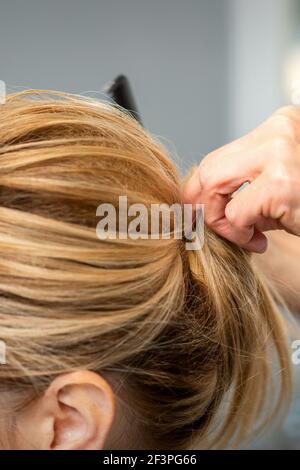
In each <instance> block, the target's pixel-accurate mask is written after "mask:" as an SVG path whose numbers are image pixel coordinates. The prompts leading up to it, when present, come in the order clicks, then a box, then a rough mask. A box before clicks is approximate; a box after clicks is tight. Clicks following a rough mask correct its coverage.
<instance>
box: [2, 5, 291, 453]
mask: <svg viewBox="0 0 300 470" xmlns="http://www.w3.org/2000/svg"><path fill="white" fill-rule="evenodd" d="M299 44H300V0H251V1H250V0H185V1H180V0H148V1H147V0H107V1H103V0H86V1H85V2H83V1H79V0H51V1H49V0H48V1H45V0H27V1H21V0H9V1H6V2H1V11H0V60H1V73H0V79H2V80H4V81H5V82H6V85H7V87H8V90H10V91H11V90H13V91H15V90H19V89H22V88H43V89H45V88H46V89H49V88H51V89H59V90H66V91H71V92H76V93H84V94H90V95H92V96H95V95H96V96H100V97H101V94H100V95H99V92H101V90H102V89H103V86H104V85H105V84H107V83H108V82H109V81H111V80H112V79H113V78H114V77H115V76H116V75H118V74H120V73H124V74H126V75H128V77H129V78H130V80H131V83H132V86H133V89H134V93H135V97H136V100H137V103H138V107H139V109H140V112H141V115H142V118H143V121H144V123H145V125H146V127H147V128H148V129H149V130H150V131H151V132H153V133H154V134H155V135H156V136H159V137H160V138H161V139H162V141H163V142H164V143H165V144H166V145H167V146H168V147H169V148H170V149H171V151H172V153H173V155H174V158H175V159H176V161H177V163H178V164H179V165H180V167H181V169H182V170H183V171H184V170H187V168H188V167H189V166H190V165H191V164H192V163H196V162H197V161H199V160H200V158H201V157H202V156H203V155H205V154H206V153H207V152H209V151H210V150H212V149H214V148H216V147H218V146H220V145H222V144H225V143H226V142H228V141H230V140H232V139H233V138H236V137H238V136H239V135H241V134H242V133H244V132H247V131H248V130H250V129H251V128H252V127H254V126H256V125H257V124H259V123H260V122H261V121H262V120H263V119H265V118H266V117H267V116H268V115H269V114H270V113H271V112H272V111H274V110H275V109H276V108H277V107H278V106H280V105H282V104H284V103H289V102H290V101H291V100H292V96H293V94H292V92H293V87H294V85H295V83H296V84H297V83H298V81H299V84H300V52H299V51H300V46H299ZM299 90H300V87H299ZM299 368H300V366H298V369H299ZM298 375H299V370H298ZM299 396H300V394H299V393H298V394H297V397H298V398H299ZM297 397H296V400H295V404H294V405H293V406H294V408H293V409H292V411H291V413H290V417H289V420H288V421H287V423H286V424H285V425H284V426H283V427H282V429H281V430H280V431H276V432H275V433H273V434H267V435H265V437H264V439H263V440H258V442H257V443H256V444H255V445H256V446H257V447H265V448H272V447H274V448H297V447H298V448H299V449H300V401H299V399H298V400H297Z"/></svg>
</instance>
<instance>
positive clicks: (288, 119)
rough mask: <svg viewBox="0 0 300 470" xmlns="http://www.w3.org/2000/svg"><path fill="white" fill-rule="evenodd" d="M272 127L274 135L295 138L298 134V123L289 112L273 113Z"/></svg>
mask: <svg viewBox="0 0 300 470" xmlns="http://www.w3.org/2000/svg"><path fill="white" fill-rule="evenodd" d="M272 127H273V130H274V132H275V134H276V135H279V136H282V137H286V138H288V139H290V140H291V141H293V140H296V139H297V136H298V134H299V124H298V122H297V120H296V119H295V118H294V116H292V115H291V114H275V115H274V116H273V118H272Z"/></svg>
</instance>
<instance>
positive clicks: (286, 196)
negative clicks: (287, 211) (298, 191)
mask: <svg viewBox="0 0 300 470" xmlns="http://www.w3.org/2000/svg"><path fill="white" fill-rule="evenodd" d="M268 173H269V181H270V183H271V186H272V188H274V189H273V194H274V197H275V199H276V201H277V202H280V203H287V202H288V201H290V200H291V198H292V195H293V186H294V185H293V178H292V175H291V173H290V171H289V169H288V168H287V165H285V164H284V163H283V162H280V163H279V164H277V165H276V166H275V167H271V168H270V169H269V172H268Z"/></svg>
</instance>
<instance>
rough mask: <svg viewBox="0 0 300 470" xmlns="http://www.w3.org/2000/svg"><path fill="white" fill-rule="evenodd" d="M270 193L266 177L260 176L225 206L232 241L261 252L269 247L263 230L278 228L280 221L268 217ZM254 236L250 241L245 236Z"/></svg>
mask: <svg viewBox="0 0 300 470" xmlns="http://www.w3.org/2000/svg"><path fill="white" fill-rule="evenodd" d="M268 200H269V193H268V188H267V184H266V179H265V178H264V176H263V175H261V176H259V177H258V178H257V179H256V180H255V181H253V183H251V184H249V185H248V186H247V187H245V188H244V189H243V190H242V191H240V192H238V193H237V194H236V195H235V196H234V197H233V198H232V199H231V201H230V202H229V203H228V204H227V206H226V208H225V217H226V220H227V221H228V223H229V225H230V227H231V233H230V236H231V241H233V242H234V243H236V244H238V245H240V246H244V247H246V248H247V249H249V250H250V251H251V247H252V246H255V247H256V250H255V251H257V250H258V251H259V252H263V251H265V249H266V248H267V239H266V237H265V236H264V235H263V234H262V233H261V230H264V231H265V230H273V229H275V228H278V222H277V221H276V220H274V219H272V218H269V217H268V214H267V213H266V206H268V205H269V203H268ZM252 231H253V236H252V237H251V239H249V241H248V242H247V241H245V237H247V236H249V237H250V235H251V232H252Z"/></svg>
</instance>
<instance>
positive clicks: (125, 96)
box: [106, 75, 143, 125]
mask: <svg viewBox="0 0 300 470" xmlns="http://www.w3.org/2000/svg"><path fill="white" fill-rule="evenodd" d="M106 93H107V95H108V96H109V97H110V98H111V99H112V100H113V101H115V103H117V104H118V105H119V106H121V107H122V108H124V109H126V110H127V111H129V113H130V114H131V115H132V116H133V117H134V118H135V119H136V120H137V121H138V122H139V123H140V124H141V125H143V124H142V120H141V117H140V114H139V112H138V109H137V106H136V102H135V99H134V96H133V93H132V89H131V86H130V83H129V80H128V78H127V77H126V76H125V75H118V76H117V77H116V78H115V79H114V80H113V82H112V83H111V84H110V85H109V86H108V88H107V90H106Z"/></svg>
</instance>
